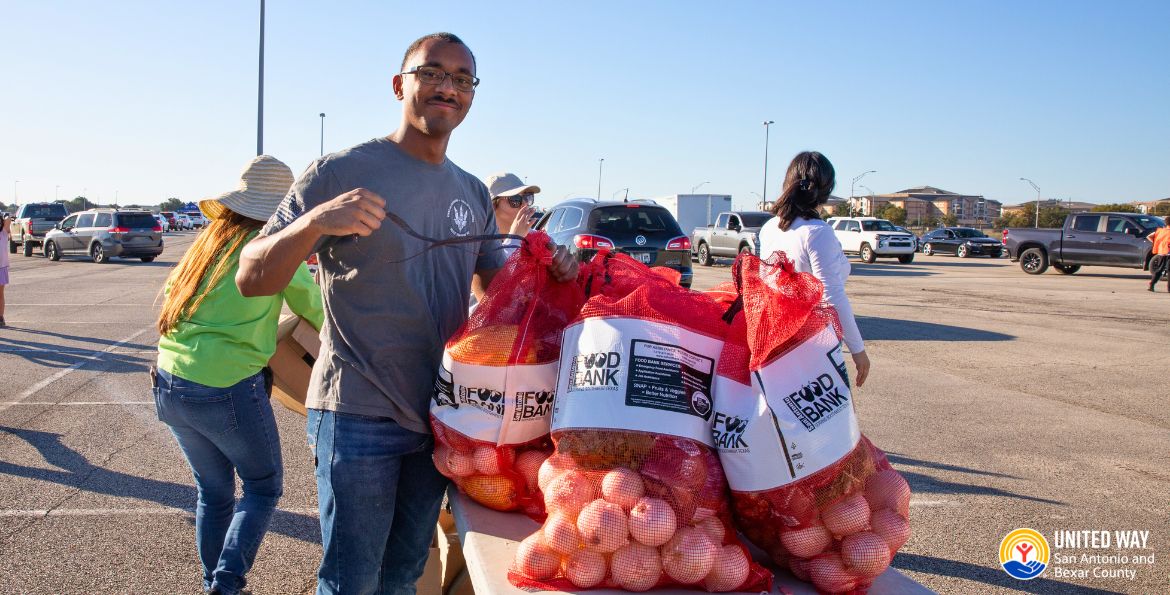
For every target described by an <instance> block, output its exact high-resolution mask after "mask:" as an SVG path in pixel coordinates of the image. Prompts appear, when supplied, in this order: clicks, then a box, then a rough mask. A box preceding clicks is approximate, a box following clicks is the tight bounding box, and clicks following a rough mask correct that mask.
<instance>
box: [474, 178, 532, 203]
mask: <svg viewBox="0 0 1170 595" xmlns="http://www.w3.org/2000/svg"><path fill="white" fill-rule="evenodd" d="M484 184H485V185H487V187H488V194H490V195H491V196H492V198H498V197H501V196H516V195H517V194H524V193H527V192H531V193H533V194H536V193H538V192H540V186H533V185H532V184H525V183H524V181H523V180H521V179H520V176H518V175H516V174H511V173H500V174H493V175H490V176H488V178H487V180H484Z"/></svg>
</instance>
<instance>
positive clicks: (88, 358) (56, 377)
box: [0, 326, 155, 411]
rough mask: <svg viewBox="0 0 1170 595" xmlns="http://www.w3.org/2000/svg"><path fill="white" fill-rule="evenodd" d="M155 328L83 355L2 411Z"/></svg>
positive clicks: (30, 389) (3, 405)
mask: <svg viewBox="0 0 1170 595" xmlns="http://www.w3.org/2000/svg"><path fill="white" fill-rule="evenodd" d="M153 330H155V327H153V326H148V327H145V328H143V329H142V330H139V331H138V332H136V333H134V334H133V335H130V336H129V337H126V338H125V339H122V340H121V341H118V342H117V343H114V344H113V345H110V346H109V347H106V348H105V349H103V350H101V351H95V352H94V354H93V355H91V356H81V357H83V358H84V359H82V360H81V361H79V362H77V363H76V364H73V365H72V366H69V367H68V368H64V369H62V370H59V371H58V372H57V373H56V374H53V375H52V376H49V377H48V378H46V379H44V380H42V381H40V382H38V383H36V384H34V385H32V386H30V387H29V388H28V390H26V391H24V392H23V393H20V394H19V395H17V396H16V398H15V399H13V400H12V401H10V402H8V403H7V404H2V405H0V411H4V410H5V409H8V408H9V407H11V406H12V405H13V403H15V402H19V401H23V400H25V399H27V398H29V397H31V396H33V395H35V394H36V393H37V391H39V390H41V389H42V388H45V387H46V386H49V385H50V384H53V383H54V382H56V381H58V380H60V379H62V378H64V377H65V376H66V375H68V374H69V373H70V372H73V371H74V370H77V369H78V368H80V367H82V366H84V365H85V364H87V363H89V362H91V361H96V360H98V359H99V358H98V356H99V355H101V354H103V353H109V352H111V351H113V350H115V349H117V348H119V347H121V346H122V345H125V344H127V343H129V342H131V341H133V340H134V339H137V338H138V337H140V336H142V335H144V334H146V333H147V332H150V331H153Z"/></svg>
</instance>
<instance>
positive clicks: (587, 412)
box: [552, 317, 723, 445]
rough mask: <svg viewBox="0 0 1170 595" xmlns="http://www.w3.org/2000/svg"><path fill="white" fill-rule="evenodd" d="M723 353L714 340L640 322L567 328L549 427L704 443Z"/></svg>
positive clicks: (599, 321)
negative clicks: (667, 436)
mask: <svg viewBox="0 0 1170 595" xmlns="http://www.w3.org/2000/svg"><path fill="white" fill-rule="evenodd" d="M722 349H723V341H722V340H720V339H716V338H712V337H709V336H706V335H702V334H699V333H695V332H692V331H689V330H687V329H684V328H681V327H679V326H676V325H673V324H666V323H662V322H656V321H650V320H645V319H639V318H624V317H612V318H607V317H598V318H588V319H586V320H583V321H581V322H578V323H576V324H574V325H571V326H569V327H568V328H566V329H565V335H564V341H563V343H562V348H561V366H560V372H559V374H558V377H557V394H558V395H560V397H559V398H558V399H557V401H556V403H555V404H554V405H553V420H552V429H553V430H558V429H565V428H606V429H619V430H641V431H646V432H656V433H665V434H673V435H676V436H682V437H684V438H691V439H693V440H697V441H700V442H702V443H704V444H707V445H711V432H710V429H709V423H710V419H711V415H712V413H713V403H712V399H711V391H712V383H713V380H714V373H715V364H716V362H717V361H718V358H719V352H720V351H721V350H722Z"/></svg>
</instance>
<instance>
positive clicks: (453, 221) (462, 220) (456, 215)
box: [447, 198, 475, 237]
mask: <svg viewBox="0 0 1170 595" xmlns="http://www.w3.org/2000/svg"><path fill="white" fill-rule="evenodd" d="M447 222H448V224H449V227H450V229H451V233H452V234H453V235H456V236H459V237H463V236H468V235H471V230H472V228H473V227H475V211H473V210H472V209H471V205H469V204H467V202H466V201H464V200H462V199H459V198H456V199H455V200H452V201H451V204H450V205H448V206H447Z"/></svg>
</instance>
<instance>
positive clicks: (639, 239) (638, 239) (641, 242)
mask: <svg viewBox="0 0 1170 595" xmlns="http://www.w3.org/2000/svg"><path fill="white" fill-rule="evenodd" d="M634 243H635V244H637V245H639V246H645V245H646V236H637V237H635V238H634Z"/></svg>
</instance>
